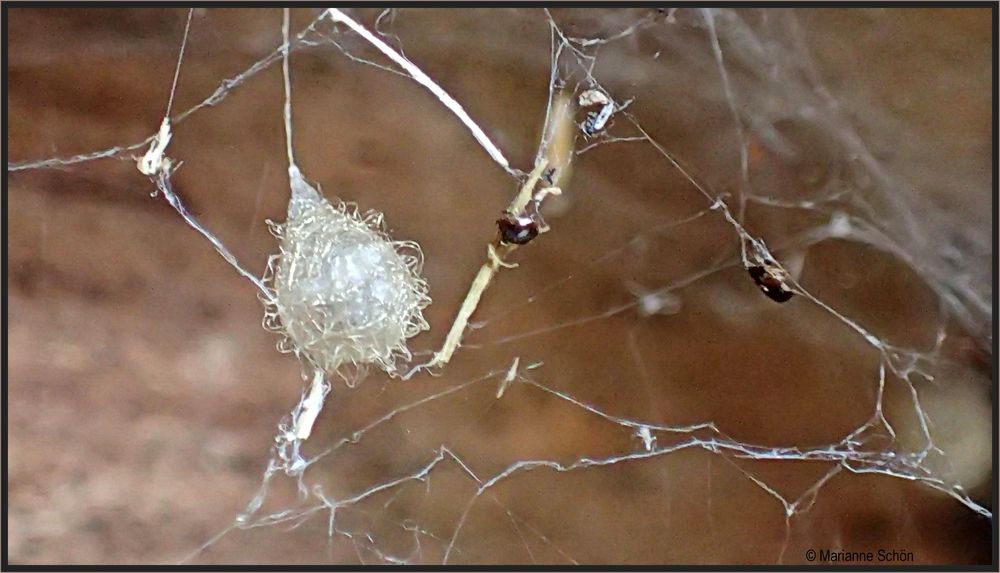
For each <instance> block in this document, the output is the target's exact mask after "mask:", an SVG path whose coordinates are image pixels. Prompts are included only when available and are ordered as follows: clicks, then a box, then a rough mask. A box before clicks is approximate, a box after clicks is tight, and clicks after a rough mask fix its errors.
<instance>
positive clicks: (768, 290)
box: [747, 263, 795, 302]
mask: <svg viewBox="0 0 1000 573" xmlns="http://www.w3.org/2000/svg"><path fill="white" fill-rule="evenodd" d="M747 271H748V272H749V273H750V278H752V279H753V282H754V283H756V284H757V287H758V288H760V290H761V292H763V293H764V294H765V295H766V296H767V298H769V299H771V300H773V301H774V302H787V301H788V299H790V298H792V296H793V295H794V294H795V293H794V292H793V291H792V289H790V288H788V284H787V283H786V282H785V276H786V275H785V272H784V271H783V270H781V268H780V267H777V266H772V265H769V264H766V263H765V264H764V265H754V266H752V267H749V268H748V269H747Z"/></svg>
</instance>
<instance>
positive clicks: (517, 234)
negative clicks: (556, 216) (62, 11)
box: [497, 212, 538, 245]
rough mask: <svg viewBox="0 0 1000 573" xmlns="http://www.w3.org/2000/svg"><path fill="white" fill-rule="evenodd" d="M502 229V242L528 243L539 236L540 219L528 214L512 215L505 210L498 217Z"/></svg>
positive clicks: (508, 243)
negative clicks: (537, 219)
mask: <svg viewBox="0 0 1000 573" xmlns="http://www.w3.org/2000/svg"><path fill="white" fill-rule="evenodd" d="M497 227H498V228H499V229H500V243H502V244H504V245H527V244H528V243H530V242H531V240H532V239H534V238H535V237H537V236H538V221H535V220H534V219H532V218H531V217H529V216H528V215H520V216H517V215H512V214H510V213H507V212H504V214H503V215H501V216H500V218H499V219H497Z"/></svg>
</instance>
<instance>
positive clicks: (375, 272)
mask: <svg viewBox="0 0 1000 573" xmlns="http://www.w3.org/2000/svg"><path fill="white" fill-rule="evenodd" d="M290 176H291V181H292V196H291V199H290V200H289V202H288V218H287V220H286V221H285V222H284V223H283V224H274V223H272V224H271V230H272V232H273V233H274V235H275V236H276V237H277V238H278V239H279V240H280V243H281V253H280V254H279V255H275V256H273V257H272V258H271V261H270V262H269V264H268V278H269V280H270V281H271V282H272V288H273V289H274V293H275V297H274V302H273V303H272V304H271V305H269V308H268V311H267V313H266V314H265V326H266V327H268V328H270V329H271V330H276V331H279V332H281V333H282V334H283V335H284V337H283V339H282V341H281V342H279V344H278V349H279V350H281V351H284V352H294V353H295V354H296V355H298V356H299V357H300V358H303V359H304V360H306V361H308V362H309V363H310V364H312V365H313V366H314V367H316V368H319V369H321V370H323V371H325V372H328V373H339V374H340V375H342V376H344V378H345V379H347V380H348V381H349V382H351V381H352V379H353V377H351V376H349V375H348V372H350V370H345V369H344V367H345V366H351V367H354V368H353V369H354V371H357V369H358V368H364V367H365V366H367V365H375V366H377V367H379V368H381V369H382V370H385V371H386V372H388V373H389V374H398V373H399V369H400V368H401V367H402V366H403V365H404V364H405V363H406V362H408V361H409V360H410V359H411V358H412V355H411V354H410V351H409V349H408V348H407V346H406V341H407V339H408V338H410V337H412V336H414V335H416V334H417V333H419V332H420V331H422V330H426V329H427V328H428V325H427V322H426V321H425V320H424V317H423V309H424V308H425V307H427V305H429V304H430V302H431V300H430V297H429V296H428V294H427V291H428V289H427V283H426V282H425V281H424V280H423V278H422V277H421V276H420V272H421V267H422V265H423V254H422V253H421V251H420V246H419V245H417V244H416V243H413V242H399V241H393V240H392V239H391V238H390V237H389V236H388V235H387V234H386V233H385V231H384V229H383V224H382V214H381V213H377V212H368V213H366V214H364V215H362V214H359V213H358V212H357V210H356V208H353V207H352V206H349V205H347V204H344V203H338V204H336V205H334V204H331V203H330V202H329V201H327V200H326V199H325V198H324V197H323V196H322V195H320V194H319V192H317V191H316V189H314V188H313V187H312V186H311V185H309V183H308V182H306V181H305V179H303V177H302V175H301V173H299V170H298V169H297V168H295V167H293V168H292V169H291V170H290Z"/></svg>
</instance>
